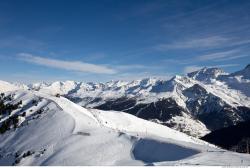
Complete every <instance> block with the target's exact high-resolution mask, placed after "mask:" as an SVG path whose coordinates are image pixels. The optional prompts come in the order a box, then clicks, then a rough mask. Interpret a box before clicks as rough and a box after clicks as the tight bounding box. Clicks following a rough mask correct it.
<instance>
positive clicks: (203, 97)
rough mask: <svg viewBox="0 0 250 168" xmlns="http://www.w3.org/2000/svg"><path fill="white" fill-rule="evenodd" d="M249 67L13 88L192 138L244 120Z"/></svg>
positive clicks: (249, 110)
mask: <svg viewBox="0 0 250 168" xmlns="http://www.w3.org/2000/svg"><path fill="white" fill-rule="evenodd" d="M249 74H250V65H247V66H246V67H245V68H244V69H242V70H240V71H237V72H234V73H226V72H224V71H223V70H222V69H219V68H206V67H205V68H202V69H200V70H198V71H194V72H191V73H188V74H187V75H184V76H179V75H176V76H174V77H172V78H171V79H170V80H160V79H157V78H146V79H142V80H134V81H130V82H128V81H110V82H107V83H93V82H89V83H84V82H75V81H66V82H61V81H57V82H54V83H35V84H30V85H19V87H22V88H26V89H30V90H36V91H39V92H43V93H47V94H50V95H56V94H60V95H63V96H64V97H66V98H68V99H69V100H71V101H73V102H74V103H76V104H78V105H80V106H82V107H85V108H95V109H100V110H116V111H123V112H126V113H129V114H132V115H135V116H137V117H139V118H142V119H146V120H149V121H153V122H156V123H159V124H162V125H166V126H168V127H170V128H173V129H175V130H178V131H181V132H184V133H186V134H188V135H191V136H194V137H201V136H204V135H206V134H207V133H209V132H210V131H213V130H217V129H221V128H223V127H228V126H231V125H235V124H237V123H239V122H242V121H246V120H249V119H250V76H249Z"/></svg>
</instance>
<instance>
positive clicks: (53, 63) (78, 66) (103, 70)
mask: <svg viewBox="0 0 250 168" xmlns="http://www.w3.org/2000/svg"><path fill="white" fill-rule="evenodd" d="M18 56H19V58H20V59H21V60H22V61H25V62H29V63H33V64H38V65H43V66H47V67H52V68H58V69H64V70H71V71H77V72H89V73H96V74H114V73H116V71H115V70H114V69H111V68H108V67H107V66H103V65H95V64H90V63H85V62H80V61H64V60H57V59H50V58H43V57H39V56H34V55H32V54H28V53H20V54H18Z"/></svg>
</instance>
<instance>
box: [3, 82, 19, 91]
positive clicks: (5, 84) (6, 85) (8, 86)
mask: <svg viewBox="0 0 250 168" xmlns="http://www.w3.org/2000/svg"><path fill="white" fill-rule="evenodd" d="M17 89H18V87H17V86H15V85H13V84H10V83H8V82H5V81H1V80H0V93H2V92H8V91H13V90H17Z"/></svg>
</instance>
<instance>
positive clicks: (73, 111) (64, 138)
mask: <svg viewBox="0 0 250 168" xmlns="http://www.w3.org/2000/svg"><path fill="white" fill-rule="evenodd" d="M6 94H10V92H8V93H6ZM12 94H15V101H19V100H22V101H23V108H24V109H25V110H26V111H28V112H29V113H27V114H26V116H25V117H24V118H23V119H22V122H23V123H22V124H20V127H19V128H17V129H16V130H14V129H12V130H10V131H7V132H6V133H4V134H1V135H0V155H1V157H0V165H12V164H13V163H14V162H15V160H16V158H17V157H18V158H21V159H20V160H19V161H20V162H18V163H17V164H16V165H60V166H64V165H250V157H249V155H247V154H239V153H233V152H229V151H225V150H222V149H219V148H217V147H215V146H213V145H210V144H208V143H206V142H204V141H201V140H198V139H196V138H193V137H190V136H188V135H186V134H184V133H180V132H178V131H175V130H173V129H170V128H168V127H166V126H162V125H159V124H156V123H154V122H150V121H146V120H143V119H139V118H137V117H135V116H132V115H130V114H127V113H123V112H116V111H100V110H93V109H85V108H83V107H81V106H79V105H77V104H75V103H73V102H71V101H69V100H68V99H66V98H64V97H55V96H51V95H48V94H45V93H40V92H36V91H23V90H19V91H13V92H12ZM32 99H39V101H38V104H37V105H36V106H31V105H30V103H29V102H30V101H31V100H32ZM42 108H43V109H44V111H43V113H42V114H41V115H40V117H37V118H34V117H33V118H32V116H33V114H34V113H35V112H36V111H37V110H39V109H42ZM15 112H16V113H18V111H15ZM15 112H14V113H15ZM31 118H32V119H31ZM27 151H31V155H29V156H26V157H20V156H21V155H23V154H24V153H26V152H27ZM16 155H18V156H16Z"/></svg>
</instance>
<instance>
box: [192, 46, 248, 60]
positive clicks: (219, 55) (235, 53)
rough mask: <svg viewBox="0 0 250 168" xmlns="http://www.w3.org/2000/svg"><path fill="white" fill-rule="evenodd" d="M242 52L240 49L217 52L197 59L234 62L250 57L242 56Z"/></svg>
mask: <svg viewBox="0 0 250 168" xmlns="http://www.w3.org/2000/svg"><path fill="white" fill-rule="evenodd" d="M241 52H242V51H240V50H238V49H234V50H229V51H223V52H215V53H211V54H206V55H201V56H197V57H196V58H195V59H196V60H198V61H217V62H219V61H225V60H233V59H238V58H243V57H247V56H249V55H246V54H242V53H241Z"/></svg>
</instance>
